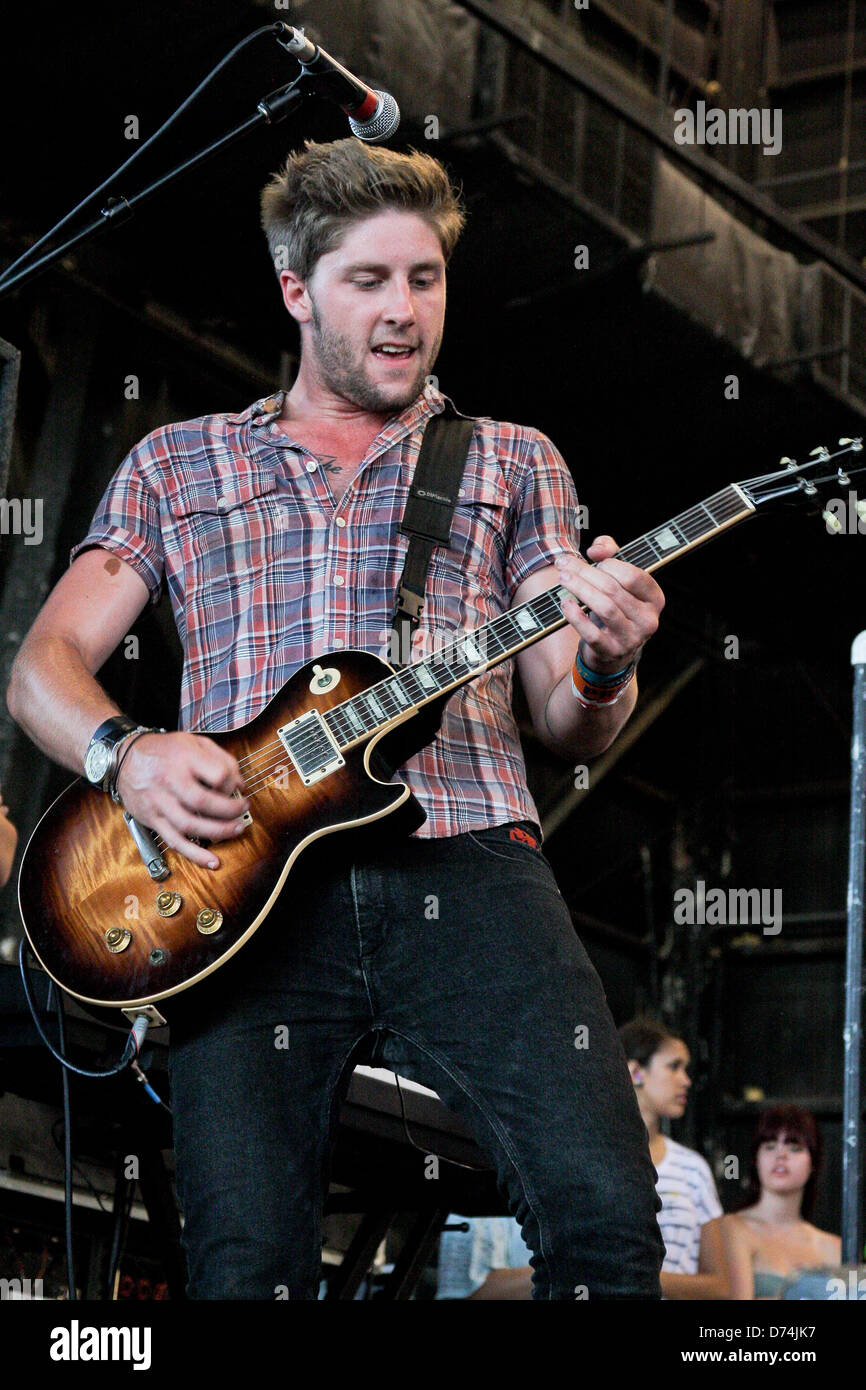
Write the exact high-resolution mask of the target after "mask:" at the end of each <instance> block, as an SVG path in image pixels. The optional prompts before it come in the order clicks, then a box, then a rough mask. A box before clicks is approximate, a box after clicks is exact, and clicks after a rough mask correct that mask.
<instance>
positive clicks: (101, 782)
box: [84, 714, 141, 791]
mask: <svg viewBox="0 0 866 1390" xmlns="http://www.w3.org/2000/svg"><path fill="white" fill-rule="evenodd" d="M140 727H141V726H140V725H139V724H136V722H135V720H134V719H127V717H126V715H125V714H115V715H112V717H111V718H110V719H106V720H105V722H104V723H103V724H100V726H99V728H98V729H97V730H96V733H95V734H94V735H93V737H92V739H91V740H90V743H89V744H88V748H87V752H86V753H85V755H84V775H85V777H86V778H87V780H88V782H90V783H91V785H92V786H94V787H101V788H102V790H103V791H108V788H109V786H110V784H111V777H112V774H113V772H114V765H115V760H116V754H117V746H118V744H119V743H121V742H122V740H123V739H125V738H126V737H127V736H128V735H129V734H133V733H135V732H136V731H137V730H138V729H139V728H140Z"/></svg>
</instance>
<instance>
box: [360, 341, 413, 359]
mask: <svg viewBox="0 0 866 1390" xmlns="http://www.w3.org/2000/svg"><path fill="white" fill-rule="evenodd" d="M371 351H372V353H373V356H374V357H377V358H378V359H379V361H380V362H408V361H409V360H410V359H411V358H412V357H414V356H415V354H416V352H417V351H418V349H417V348H414V347H407V346H402V347H401V346H400V345H399V344H397V343H380V344H379V345H378V346H377V347H374V348H372V349H371Z"/></svg>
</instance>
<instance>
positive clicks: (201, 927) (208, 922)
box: [195, 907, 223, 936]
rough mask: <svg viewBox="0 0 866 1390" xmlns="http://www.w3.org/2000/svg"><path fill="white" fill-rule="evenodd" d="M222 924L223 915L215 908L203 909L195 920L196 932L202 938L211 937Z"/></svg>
mask: <svg viewBox="0 0 866 1390" xmlns="http://www.w3.org/2000/svg"><path fill="white" fill-rule="evenodd" d="M222 924H223V915H222V913H221V912H220V911H219V909H218V908H216V907H203V908H202V910H201V912H199V914H198V915H197V917H196V919H195V925H196V930H197V931H200V932H201V934H202V936H211V935H213V933H214V932H215V931H219V929H220V927H221V926H222Z"/></svg>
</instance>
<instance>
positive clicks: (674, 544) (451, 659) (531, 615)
mask: <svg viewBox="0 0 866 1390" xmlns="http://www.w3.org/2000/svg"><path fill="white" fill-rule="evenodd" d="M741 486H742V487H746V484H742V485H741ZM744 505H745V504H744V500H743V496H742V494H741V492H740V490H739V489H738V487H737V486H734V485H732V486H730V487H727V488H724V489H722V491H721V492H718V493H716V494H715V495H714V496H712V497H709V498H707V499H706V500H705V501H703V502H699V503H698V504H697V505H696V506H694V507H691V508H689V509H688V510H687V511H685V512H681V513H680V515H679V516H675V517H673V518H672V519H671V520H670V521H668V522H666V523H665V524H664V525H663V526H660V527H658V528H657V529H656V530H654V531H652V532H648V533H647V534H646V535H643V536H638V537H637V539H636V540H634V541H631V542H630V543H629V544H628V545H625V546H623V548H622V549H621V550H618V551H617V558H619V559H622V560H625V561H628V562H629V563H630V564H633V565H636V566H637V567H638V568H641V569H647V570H648V569H651V568H654V567H655V566H656V565H657V564H658V563H659V562H664V561H667V560H671V559H673V558H674V557H675V556H676V555H678V554H679V553H680V552H681V551H683V550H685V549H687V548H688V547H689V546H692V545H695V544H697V543H700V542H701V541H702V540H705V539H708V538H709V537H710V536H711V535H713V534H715V532H716V531H718V530H719V529H720V528H721V527H722V526H724V525H726V524H728V523H730V522H731V521H734V520H737V519H739V517H740V516H741V515H742V513H743V510H744ZM567 592H568V591H567V590H566V589H564V588H560V587H554V588H552V589H548V590H547V591H546V593H543V594H539V595H537V596H536V597H535V598H534V599H531V600H530V601H529V602H528V603H524V604H521V605H520V606H519V607H518V608H515V609H513V610H512V611H511V612H510V613H503V614H500V616H499V617H497V618H494V619H493V620H492V621H491V622H489V623H486V624H483V625H482V626H481V627H479V628H476V629H474V630H473V631H471V632H468V633H465V634H463V635H462V636H460V637H459V638H457V639H456V640H455V641H454V642H453V643H452V644H451V645H450V646H449V647H447V648H446V649H445V650H444V651H440V652H437V653H436V654H435V655H433V656H428V657H425V658H424V659H423V660H421V661H417V662H415V663H414V664H412V665H410V666H407V667H404V668H403V669H402V670H400V671H397V672H394V673H393V674H392V675H391V676H389V677H387V678H386V679H384V680H382V681H381V682H379V683H378V684H377V685H374V686H372V687H371V688H370V689H369V690H367V691H364V692H362V693H361V694H359V695H356V696H354V697H352V698H351V699H349V700H347V701H346V702H345V704H344V705H342V706H337V708H336V709H334V710H332V711H330V712H329V714H328V715H327V719H328V722H329V724H330V726H331V728H332V729H333V730H334V731H335V732H336V733H337V734H338V735H339V738H341V739H342V740H343V741H344V742H346V743H351V742H352V741H354V740H355V739H356V738H357V737H358V736H359V735H360V736H363V735H364V734H367V733H371V732H373V731H374V730H375V729H376V728H377V726H379V725H380V724H386V723H388V722H389V721H390V720H392V719H394V718H395V717H396V716H399V715H401V714H404V713H405V712H406V711H407V710H410V709H412V708H413V707H420V706H421V705H423V704H425V703H426V702H427V701H428V700H430V699H432V698H435V696H436V695H438V694H440V693H441V692H444V691H445V690H447V689H448V688H450V687H452V686H455V685H462V684H465V683H466V681H467V680H470V679H472V678H473V677H476V676H478V675H479V674H480V671H481V670H482V669H484V668H485V667H487V666H490V665H494V664H496V662H497V661H500V660H502V659H504V658H505V657H506V656H507V655H508V654H509V652H512V651H517V650H520V649H521V648H523V647H524V646H526V645H528V644H530V643H533V642H536V641H539V640H540V639H541V638H543V637H545V636H546V635H547V633H548V632H554V631H556V629H557V628H559V627H561V626H562V624H563V622H564V621H565V619H564V614H563V611H562V600H563V596H564V595H565V594H566V593H567Z"/></svg>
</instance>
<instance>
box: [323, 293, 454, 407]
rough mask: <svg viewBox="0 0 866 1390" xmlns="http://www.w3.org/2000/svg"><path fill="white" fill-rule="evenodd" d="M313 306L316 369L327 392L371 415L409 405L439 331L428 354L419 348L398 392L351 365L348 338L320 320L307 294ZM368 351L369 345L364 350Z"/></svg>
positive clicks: (421, 382)
mask: <svg viewBox="0 0 866 1390" xmlns="http://www.w3.org/2000/svg"><path fill="white" fill-rule="evenodd" d="M310 299H311V303H312V309H313V346H314V349H315V354H316V359H317V365H318V370H319V373H320V375H321V378H322V381H323V383H324V385H325V386H327V388H328V390H329V391H332V392H333V393H334V394H335V395H337V396H342V398H343V399H344V400H347V401H351V402H352V404H353V405H357V406H359V407H360V408H361V409H362V410H368V411H369V412H370V413H371V414H372V415H388V414H393V415H396V414H398V413H399V411H401V410H405V409H406V407H407V406H409V405H411V404H412V402H413V401H414V400H416V398H417V397H418V395H419V394H420V392H421V388H422V386H423V385H424V382H425V380H426V377H427V375H428V373H429V372H430V371H431V370H432V368H433V364H434V363H435V361H436V358H437V357H438V355H439V347H440V345H441V343H442V333H441V332H440V334H439V337H438V339H437V341H436V343H435V344H434V347H433V351H432V353H430V354H429V356H428V355H425V354H424V353H423V348H422V350H421V351H420V352H419V355H418V365H417V370H416V372H415V375H414V376H413V377H412V379H411V381H410V382H409V384H408V385H407V386H406V387H405V388H404V389H403V390H402V391H400V392H399V393H398V394H395V390H394V388H393V387H392V388H390V389H388V388H385V387H383V386H380V385H379V384H378V383H376V382H375V381H372V380H371V379H370V377H369V376H368V375H367V373H366V371H365V370H364V368H363V366H360V365H355V361H354V354H355V348H354V346H353V344H352V341H351V339H350V338H349V337H348V336H347V335H346V334H344V333H339V332H338V331H337V330H336V329H332V328H329V327H328V326H327V325H326V324H325V323H324V322H323V320H322V318H321V316H320V314H319V311H318V308H317V306H316V302H315V300H314V299H313V298H312V296H310ZM366 351H369V348H368V349H367V350H365V355H366Z"/></svg>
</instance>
